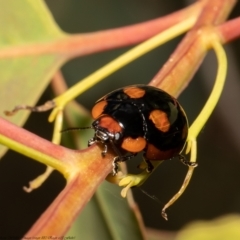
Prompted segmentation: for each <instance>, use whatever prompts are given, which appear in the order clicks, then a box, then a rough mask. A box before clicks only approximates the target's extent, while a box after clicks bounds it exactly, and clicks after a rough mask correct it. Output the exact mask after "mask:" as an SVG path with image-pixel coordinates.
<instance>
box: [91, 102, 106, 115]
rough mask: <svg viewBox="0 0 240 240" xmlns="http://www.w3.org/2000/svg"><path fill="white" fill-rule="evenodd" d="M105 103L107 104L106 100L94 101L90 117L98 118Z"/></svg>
mask: <svg viewBox="0 0 240 240" xmlns="http://www.w3.org/2000/svg"><path fill="white" fill-rule="evenodd" d="M106 105H107V101H101V102H98V103H96V104H95V106H94V107H93V109H92V117H93V118H94V119H96V118H98V117H99V116H100V115H101V114H102V113H103V110H104V108H105V106H106Z"/></svg>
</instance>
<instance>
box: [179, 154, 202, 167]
mask: <svg viewBox="0 0 240 240" xmlns="http://www.w3.org/2000/svg"><path fill="white" fill-rule="evenodd" d="M178 158H179V160H180V161H181V162H182V163H183V164H184V165H186V166H188V167H197V166H198V164H197V163H196V162H191V161H189V160H187V159H186V158H185V157H184V156H183V155H182V154H179V155H178Z"/></svg>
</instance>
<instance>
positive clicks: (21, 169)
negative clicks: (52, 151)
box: [0, 0, 240, 236]
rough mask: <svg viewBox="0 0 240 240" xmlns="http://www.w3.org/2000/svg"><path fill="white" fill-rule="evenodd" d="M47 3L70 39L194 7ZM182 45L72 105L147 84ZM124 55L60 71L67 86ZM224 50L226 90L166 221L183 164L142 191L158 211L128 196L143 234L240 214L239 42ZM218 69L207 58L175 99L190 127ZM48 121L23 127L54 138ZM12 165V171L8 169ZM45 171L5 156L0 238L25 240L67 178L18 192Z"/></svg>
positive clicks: (132, 0) (0, 173)
mask: <svg viewBox="0 0 240 240" xmlns="http://www.w3.org/2000/svg"><path fill="white" fill-rule="evenodd" d="M45 2H46V4H47V5H48V7H49V8H50V11H51V12H52V14H53V16H54V18H55V20H56V22H57V23H58V24H59V26H60V27H61V28H62V30H64V31H66V32H68V33H85V32H93V31H99V30H103V29H109V28H116V27H121V26H124V25H130V24H134V23H139V22H143V21H146V20H150V19H153V18H157V17H159V16H162V15H165V14H169V13H171V12H173V11H176V10H179V9H181V8H183V7H185V6H187V5H189V4H190V3H191V2H194V1H183V0H182V1H174V0H168V1H163V0H121V1H120V0H115V1H113V0H100V1H94V0H70V1H69V0H57V1H56V0H46V1H45ZM239 13H240V4H238V5H237V6H236V8H235V9H234V11H233V13H232V14H231V17H234V16H238V15H239ZM179 40H181V38H178V39H175V40H173V41H171V42H169V43H167V44H165V45H164V46H162V47H160V48H158V49H156V50H154V51H153V52H151V53H148V54H147V55H145V56H144V57H142V58H140V59H138V60H137V61H135V62H133V63H131V64H129V65H127V66H126V67H124V68H123V69H122V70H120V71H118V72H116V73H114V74H113V75H111V76H110V77H108V78H107V79H106V80H104V81H103V82H102V83H99V84H98V85H97V86H95V87H93V88H92V89H91V90H89V91H87V92H86V93H84V94H82V95H81V96H80V97H79V98H78V99H77V100H78V101H79V103H81V104H82V105H83V106H85V107H86V108H88V109H91V108H92V106H93V105H94V102H95V101H96V100H97V99H98V98H100V97H101V96H103V95H105V94H106V93H108V92H110V91H112V90H114V89H116V88H119V87H122V86H126V85H130V84H136V83H144V84H147V83H148V82H149V81H150V80H151V79H152V78H153V76H154V75H155V74H156V73H157V72H158V70H159V69H160V68H161V66H162V65H163V64H164V62H165V61H166V60H167V59H168V57H169V55H170V54H171V53H172V52H173V50H174V48H175V47H176V45H177V43H178V42H179ZM127 49H128V48H122V49H116V50H111V51H107V52H103V53H97V54H94V55H91V56H84V57H81V58H78V59H74V60H72V61H70V62H68V63H66V64H65V65H64V66H63V68H62V72H63V75H64V77H65V79H66V81H67V84H68V85H69V86H72V85H73V84H74V83H76V82H77V81H79V80H80V79H82V78H83V77H85V76H87V75H89V74H90V73H92V72H93V71H95V70H96V69H98V68H99V67H101V66H103V65H104V64H106V63H108V62H109V61H111V60H112V59H114V58H115V57H117V56H119V55H120V54H121V53H123V52H125V51H126V50H127ZM225 49H226V51H227V56H228V60H229V71H228V78H227V82H226V87H225V90H224V92H223V96H222V97H221V100H220V102H219V104H218V106H217V108H216V110H215V111H214V113H213V115H212V116H211V118H210V120H209V121H208V123H207V125H206V126H205V128H204V129H203V130H202V132H201V134H200V135H199V138H198V163H199V167H198V168H197V169H196V170H195V174H194V176H193V179H192V181H191V183H190V185H189V187H188V188H187V191H186V192H185V194H184V195H183V196H182V197H181V198H180V199H179V200H178V201H177V202H176V203H175V204H174V205H173V206H172V207H171V208H170V209H169V210H168V216H169V221H167V222H166V221H165V220H163V219H162V218H161V215H160V211H161V208H162V207H163V205H164V203H166V202H167V201H168V200H169V199H170V198H171V197H172V195H173V194H174V193H175V192H176V191H177V190H178V189H179V187H180V185H181V184H182V181H183V179H184V176H185V173H186V170H187V169H186V167H185V166H183V164H181V163H180V162H179V161H177V160H176V161H167V162H166V163H164V164H163V165H162V166H161V167H159V168H158V169H157V170H156V171H155V172H154V174H153V175H152V176H151V178H150V179H149V181H147V182H146V183H145V184H144V186H143V189H144V190H145V191H147V192H148V193H149V194H152V195H155V196H156V197H157V198H158V199H159V200H160V202H161V203H160V204H159V203H157V202H155V201H154V200H152V199H151V198H149V197H147V196H146V195H144V194H143V193H142V192H141V191H140V190H138V189H134V191H133V193H134V197H135V199H136V202H137V203H138V205H139V207H140V209H141V212H142V215H143V218H144V222H145V224H146V226H148V227H151V228H157V229H161V230H170V231H176V230H179V229H181V228H182V227H183V226H184V225H186V224H187V223H189V222H191V221H194V220H199V219H201V220H208V219H212V218H215V217H218V216H221V215H224V214H228V213H240V191H239V189H240V127H239V122H240V107H239V105H240V104H239V103H240V80H239V79H240V73H239V63H240V41H239V40H236V41H234V42H233V43H230V44H228V45H227V46H226V47H225ZM216 67H217V66H216V60H215V56H214V54H213V53H211V52H210V53H209V54H208V56H207V58H206V59H205V61H204V63H203V65H202V66H201V68H200V70H199V71H198V72H197V74H196V75H195V76H194V79H193V81H192V82H191V83H190V85H189V86H188V88H187V89H186V90H185V91H184V92H183V93H182V94H181V96H180V97H179V101H180V103H181V104H182V106H183V107H184V109H185V111H186V113H187V115H188V118H189V122H190V123H191V122H192V121H193V120H194V119H195V117H196V116H197V114H198V113H199V111H200V110H201V108H202V106H203V104H204V103H205V101H206V99H207V97H208V95H209V93H210V90H211V88H212V84H213V81H214V79H215V74H216ZM36 74H37V73H36ZM93 96H94V97H93ZM52 97H53V95H52V92H51V89H50V88H48V89H47V90H46V92H45V93H44V95H43V97H42V98H41V99H40V101H39V103H43V102H44V101H46V100H49V99H51V98H52ZM47 117H48V113H42V114H32V115H31V117H30V118H29V120H28V121H27V123H26V125H25V128H26V129H28V130H29V131H32V132H35V133H36V134H38V135H40V136H42V137H44V138H47V139H51V134H52V125H51V124H49V123H48V122H47ZM79 124H81V123H79ZM13 165H14V166H15V167H14V168H13V167H11V166H13ZM136 165H137V164H136V162H134V161H131V163H130V169H131V171H134V168H135V167H136ZM43 170H44V166H43V165H41V164H40V163H37V162H35V161H31V160H29V159H27V158H25V157H23V156H21V155H19V154H17V153H14V152H12V151H9V152H8V154H7V155H6V156H5V157H4V158H3V159H2V161H1V162H0V194H1V197H0V214H1V218H0V229H1V230H0V232H1V236H5V235H6V236H7V235H9V234H10V235H13V236H21V235H23V234H24V233H25V232H26V231H27V230H28V229H29V228H30V226H31V225H32V223H33V222H34V221H35V220H36V219H37V218H38V217H39V215H40V214H41V213H42V212H43V211H44V209H46V208H47V206H48V205H49V204H50V202H51V201H52V200H53V199H54V198H55V196H56V195H57V194H58V193H59V191H60V190H61V189H62V188H63V186H64V179H63V178H62V176H61V175H60V174H58V173H56V172H54V173H53V174H52V175H51V177H50V178H49V179H48V180H47V182H46V183H44V185H43V186H42V187H41V188H39V189H38V190H37V191H34V192H32V193H31V194H27V195H26V194H25V193H24V192H23V191H22V186H24V185H26V184H27V183H28V181H30V180H32V179H33V178H34V177H36V176H37V175H38V174H40V173H41V172H42V171H43ZM20 175H21V179H20V178H19V176H20ZM106 191H107V189H106ZM119 198H120V195H119ZM22 206H25V207H22ZM13 233H14V234H13Z"/></svg>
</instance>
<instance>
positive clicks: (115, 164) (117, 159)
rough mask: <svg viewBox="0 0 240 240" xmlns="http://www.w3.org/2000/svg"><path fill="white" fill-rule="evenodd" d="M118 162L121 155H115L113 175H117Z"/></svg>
mask: <svg viewBox="0 0 240 240" xmlns="http://www.w3.org/2000/svg"><path fill="white" fill-rule="evenodd" d="M118 162H119V157H115V158H114V159H113V162H112V165H113V169H112V175H113V176H115V175H116V174H117V173H118Z"/></svg>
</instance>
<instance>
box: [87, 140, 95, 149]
mask: <svg viewBox="0 0 240 240" xmlns="http://www.w3.org/2000/svg"><path fill="white" fill-rule="evenodd" d="M94 143H95V139H94V138H91V139H89V140H88V147H90V146H91V145H93V144H94Z"/></svg>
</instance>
